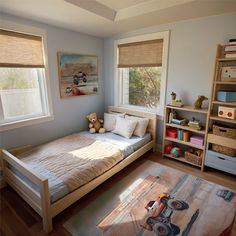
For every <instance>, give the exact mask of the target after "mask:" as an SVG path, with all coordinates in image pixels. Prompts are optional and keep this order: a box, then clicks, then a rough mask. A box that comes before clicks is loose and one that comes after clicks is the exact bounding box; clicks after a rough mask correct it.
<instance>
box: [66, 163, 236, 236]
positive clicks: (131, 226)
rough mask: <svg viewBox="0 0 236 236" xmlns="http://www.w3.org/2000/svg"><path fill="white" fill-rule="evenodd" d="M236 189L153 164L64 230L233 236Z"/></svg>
mask: <svg viewBox="0 0 236 236" xmlns="http://www.w3.org/2000/svg"><path fill="white" fill-rule="evenodd" d="M233 192H234V191H233V190H230V189H228V188H226V187H223V186H220V185H217V184H214V183H212V182H208V181H206V180H204V179H202V178H199V177H196V176H193V175H189V174H186V173H183V172H181V171H178V170H175V169H172V168H169V167H166V166H163V165H160V164H157V163H154V162H151V161H147V162H145V163H144V164H142V165H141V166H139V167H138V168H137V169H136V170H135V171H133V172H132V173H130V174H129V175H128V176H126V177H124V179H122V180H121V181H119V182H117V183H114V186H113V187H112V188H111V189H109V190H108V191H106V192H105V193H104V194H102V195H101V196H100V197H98V198H97V199H96V200H94V201H93V202H92V203H91V204H90V205H88V206H87V207H85V208H84V209H83V210H81V211H80V212H79V213H77V214H76V215H75V216H73V217H72V218H71V219H70V220H69V221H67V222H66V223H65V224H64V226H65V228H66V229H67V230H68V231H69V232H70V233H71V234H72V235H73V236H76V235H81V236H83V235H87V236H89V235H91V236H92V235H94V236H95V235H104V236H108V235H109V236H123V235H125V236H135V235H137V236H149V235H150V236H151V235H153V236H156V235H158V236H174V235H181V236H187V235H189V236H191V235H193V236H197V235H199V236H202V235H205V236H206V235H209V236H211V235H214V236H227V235H230V232H231V229H232V226H233V222H234V217H235V212H236V197H235V196H234V193H233Z"/></svg>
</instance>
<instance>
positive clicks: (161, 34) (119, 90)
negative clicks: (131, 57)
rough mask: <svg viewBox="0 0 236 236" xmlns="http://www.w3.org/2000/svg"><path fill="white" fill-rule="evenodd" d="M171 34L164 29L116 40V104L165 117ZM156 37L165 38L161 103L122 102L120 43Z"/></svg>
mask: <svg viewBox="0 0 236 236" xmlns="http://www.w3.org/2000/svg"><path fill="white" fill-rule="evenodd" d="M169 34H170V31H169V30H167V31H162V32H157V33H151V34H143V35H138V36H133V37H128V38H123V39H118V40H115V41H114V103H115V106H120V107H126V108H130V109H135V110H140V111H149V112H155V113H156V114H157V115H158V116H160V117H163V115H164V105H165V95H166V84H167V67H168V50H169ZM154 39H163V54H162V74H161V88H160V90H161V93H160V94H161V95H160V105H159V106H158V107H157V108H155V109H152V108H147V107H142V106H135V105H126V104H122V93H123V91H122V81H121V80H120V79H119V68H118V57H119V51H118V50H119V49H118V45H119V44H124V43H135V42H140V41H148V40H154Z"/></svg>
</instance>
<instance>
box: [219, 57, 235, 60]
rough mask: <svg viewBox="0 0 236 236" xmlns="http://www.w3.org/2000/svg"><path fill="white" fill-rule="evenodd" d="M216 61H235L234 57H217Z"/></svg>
mask: <svg viewBox="0 0 236 236" xmlns="http://www.w3.org/2000/svg"><path fill="white" fill-rule="evenodd" d="M217 60H218V61H236V57H227V58H217Z"/></svg>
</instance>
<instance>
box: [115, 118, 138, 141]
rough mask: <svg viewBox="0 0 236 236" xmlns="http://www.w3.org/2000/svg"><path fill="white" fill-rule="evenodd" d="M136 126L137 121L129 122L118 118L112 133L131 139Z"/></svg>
mask: <svg viewBox="0 0 236 236" xmlns="http://www.w3.org/2000/svg"><path fill="white" fill-rule="evenodd" d="M136 125H137V121H136V120H127V119H125V118H122V117H117V118H116V126H115V129H114V130H113V131H112V132H113V133H115V134H119V135H121V136H123V137H125V138H130V137H131V136H132V134H133V132H134V129H135V127H136Z"/></svg>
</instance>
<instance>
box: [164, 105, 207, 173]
mask: <svg viewBox="0 0 236 236" xmlns="http://www.w3.org/2000/svg"><path fill="white" fill-rule="evenodd" d="M173 111H175V112H177V113H180V112H181V113H182V114H181V116H185V115H186V117H194V116H195V115H196V114H198V115H200V116H202V117H203V120H204V121H203V122H202V123H201V124H202V129H201V130H197V129H194V128H192V127H189V126H188V125H187V124H185V125H179V124H174V123H171V122H170V120H169V115H170V112H173ZM208 112H209V111H208V109H207V108H203V109H195V108H194V107H193V106H183V107H175V106H171V105H166V106H165V115H164V134H163V157H164V158H170V159H174V160H176V161H180V162H183V163H187V164H190V165H193V166H196V167H198V168H201V170H203V168H204V156H205V147H206V136H207V130H206V127H207V123H206V121H207V115H208ZM168 128H176V129H178V130H183V131H188V132H189V135H190V137H191V136H195V135H197V136H201V137H203V138H204V142H203V145H196V144H193V143H191V142H190V141H183V140H181V139H178V138H173V137H168V135H167V129H168ZM168 144H172V145H173V146H177V147H178V146H179V147H180V148H181V149H182V154H181V156H180V157H174V156H172V155H171V154H170V153H166V152H165V146H166V145H168ZM188 148H193V149H194V150H201V152H202V164H201V165H198V164H196V163H193V162H190V161H188V160H186V158H185V156H184V150H187V149H188Z"/></svg>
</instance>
